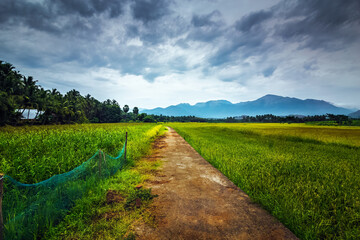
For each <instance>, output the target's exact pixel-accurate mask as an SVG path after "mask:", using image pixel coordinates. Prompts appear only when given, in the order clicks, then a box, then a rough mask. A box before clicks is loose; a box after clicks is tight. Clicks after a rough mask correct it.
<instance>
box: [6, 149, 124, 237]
mask: <svg viewBox="0 0 360 240" xmlns="http://www.w3.org/2000/svg"><path fill="white" fill-rule="evenodd" d="M124 151H125V144H124V146H123V148H122V150H121V151H120V152H119V154H118V156H117V157H112V156H109V155H107V154H105V153H103V152H102V151H100V150H98V151H97V152H96V153H95V154H94V155H93V156H92V157H91V158H90V159H89V160H87V161H86V162H84V163H83V164H81V165H80V166H78V167H76V168H74V169H73V170H71V171H69V172H66V173H63V174H58V175H55V176H53V177H51V178H49V179H47V180H45V181H42V182H39V183H35V184H24V183H20V182H18V181H16V180H15V179H13V178H12V177H10V176H8V175H5V176H4V179H3V182H4V194H3V218H4V228H5V239H36V236H41V235H43V234H44V232H45V231H46V229H48V228H49V227H51V226H54V225H56V224H57V223H58V222H59V221H60V220H61V219H62V218H63V217H64V216H65V215H66V213H67V212H68V210H69V209H70V208H71V207H73V206H74V204H75V202H76V200H78V199H79V198H81V197H83V196H84V194H85V193H86V192H87V191H89V190H90V189H91V187H94V186H95V185H96V184H97V183H98V182H99V180H101V179H104V178H108V177H110V176H111V175H113V174H115V173H116V172H117V171H118V170H119V169H121V168H122V167H123V166H124V165H125V158H124Z"/></svg>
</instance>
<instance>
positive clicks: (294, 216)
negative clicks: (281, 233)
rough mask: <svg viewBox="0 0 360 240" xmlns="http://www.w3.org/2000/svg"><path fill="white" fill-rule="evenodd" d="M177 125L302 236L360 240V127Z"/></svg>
mask: <svg viewBox="0 0 360 240" xmlns="http://www.w3.org/2000/svg"><path fill="white" fill-rule="evenodd" d="M169 125H170V126H171V127H173V128H174V129H175V130H176V131H177V132H178V133H179V134H180V135H181V136H183V137H184V138H185V140H186V141H188V142H189V143H190V144H191V145H192V146H193V147H194V148H195V149H196V150H197V151H198V152H199V153H200V154H201V155H202V156H203V157H204V158H205V159H206V160H207V161H209V162H210V163H211V164H212V165H213V166H215V167H216V168H218V169H219V170H220V171H221V172H222V173H224V174H225V175H226V176H227V177H228V178H229V179H230V180H231V181H233V182H234V183H235V184H236V185H237V186H239V187H240V188H241V189H243V190H244V191H245V192H246V193H247V194H249V195H250V197H251V198H252V199H253V200H255V201H256V202H258V203H260V204H261V205H262V206H263V207H264V208H265V209H267V210H268V211H269V212H270V213H271V214H272V215H273V216H275V217H276V218H278V219H279V220H280V221H281V222H282V223H284V224H285V225H286V226H287V227H288V228H289V229H290V230H291V231H293V232H294V233H295V234H296V235H297V236H298V237H299V238H301V239H358V238H359V237H360V128H358V127H326V126H308V125H304V124H216V123H215V124H210V123H171V124H169Z"/></svg>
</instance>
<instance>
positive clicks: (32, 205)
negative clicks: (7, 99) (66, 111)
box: [0, 123, 163, 239]
mask: <svg viewBox="0 0 360 240" xmlns="http://www.w3.org/2000/svg"><path fill="white" fill-rule="evenodd" d="M162 128H163V127H162V125H157V124H135V123H134V124H129V123H126V124H125V123H119V124H84V125H61V126H32V127H9V126H7V127H2V128H0V159H1V162H0V172H1V173H4V174H6V175H9V176H11V177H12V178H14V179H15V180H17V181H19V182H22V183H25V184H32V183H38V182H41V181H44V180H46V179H48V178H50V177H53V176H54V175H57V174H62V173H65V175H61V177H60V178H58V179H60V180H61V181H58V179H54V181H52V182H50V183H51V184H50V185H49V184H43V183H40V185H35V186H34V187H22V186H16V185H12V184H11V182H9V181H5V182H4V183H5V186H4V190H5V195H4V199H3V200H4V201H3V213H4V221H5V237H6V238H7V237H9V239H41V238H44V236H46V238H54V239H56V238H57V237H56V236H59V235H60V234H64V232H65V233H66V234H65V235H62V237H61V238H62V239H66V238H74V236H75V238H78V237H79V236H81V235H82V234H84V233H83V232H82V231H84V230H87V235H86V236H83V237H84V238H85V239H89V238H91V239H104V238H103V236H104V235H100V234H99V233H100V232H101V233H102V234H109V232H111V231H110V229H111V227H110V226H113V228H117V231H116V234H113V236H115V237H117V238H119V237H123V236H124V234H125V233H126V232H127V230H128V227H129V225H130V224H131V222H132V221H134V219H136V218H139V217H140V216H141V213H139V212H138V213H136V212H126V214H124V216H125V217H124V219H126V223H124V221H113V222H112V223H111V222H108V224H107V228H106V229H108V230H107V231H104V229H102V231H100V229H98V230H97V231H94V230H92V229H95V228H94V226H96V225H97V221H96V222H94V221H93V219H94V218H95V217H96V216H98V215H99V214H104V212H103V211H109V209H108V207H107V205H106V204H105V205H104V201H105V199H104V198H105V195H106V193H107V191H108V190H110V189H111V191H119V192H121V193H122V194H123V195H124V196H127V195H129V194H131V193H132V191H133V188H134V186H133V185H134V184H137V183H139V182H140V181H141V179H142V176H141V174H139V173H134V172H133V171H132V170H130V169H129V166H133V165H134V163H135V162H136V161H137V160H138V159H140V158H141V157H142V156H144V155H145V154H147V153H148V152H149V149H150V143H151V142H152V140H153V139H154V138H155V137H156V136H157V135H158V134H159V132H160V131H162V130H161V129H162ZM126 132H128V144H127V161H126V167H125V170H124V169H120V171H117V173H116V174H115V175H113V177H110V178H99V176H101V175H100V174H98V173H100V171H98V165H99V164H98V163H99V160H95V162H94V163H95V164H97V165H91V164H90V162H89V161H87V160H88V159H93V158H94V157H96V158H98V155H99V154H95V153H97V151H98V150H99V149H101V150H102V151H103V152H104V153H106V154H108V155H110V156H114V157H115V156H117V155H118V154H119V152H120V151H121V150H122V148H123V145H124V142H125V133H126ZM94 154H95V155H94ZM117 161H118V160H116V158H111V157H108V156H107V157H106V159H105V158H104V159H103V166H102V168H103V169H102V173H103V174H104V170H106V169H105V166H106V165H107V166H109V167H110V166H111V165H110V164H112V163H116V162H117ZM119 161H120V162H119V163H120V166H121V165H122V164H121V163H122V162H123V159H119ZM84 162H86V163H89V164H90V165H89V164H88V165H86V166H88V167H91V169H90V168H89V170H86V171H88V173H91V172H92V171H95V174H93V175H91V176H90V177H86V180H85V179H83V178H76V179H73V178H69V176H70V175H67V174H68V172H69V171H70V170H72V169H74V168H76V167H78V166H80V165H81V164H82V163H84ZM116 164H118V163H116ZM86 166H84V168H83V169H86V168H87V167H86ZM94 167H95V169H94ZM116 169H117V168H116ZM81 171H82V170H81ZM84 171H85V170H84ZM84 173H85V172H84ZM81 174H83V172H81ZM75 176H76V175H75ZM84 176H85V175H84ZM52 179H53V178H52ZM67 179H68V180H67ZM124 181H125V182H124ZM53 184H55V185H53ZM119 206H120V207H121V206H122V205H121V204H120V205H119ZM71 208H74V210H71V211H70V214H69V215H66V214H67V211H65V210H68V209H71ZM118 208H119V207H118ZM128 215H129V216H130V217H129V216H128ZM65 216H67V219H68V218H70V217H73V218H72V219H71V223H70V224H69V223H68V222H66V219H64V220H63V218H64V217H65ZM126 216H127V217H126ZM62 222H65V223H66V224H61V223H62ZM57 225H58V226H59V227H57ZM91 226H92V227H91ZM119 226H121V231H119ZM79 231H80V233H79ZM79 234H80V235H79Z"/></svg>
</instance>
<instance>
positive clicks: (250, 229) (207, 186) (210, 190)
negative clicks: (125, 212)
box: [136, 128, 297, 239]
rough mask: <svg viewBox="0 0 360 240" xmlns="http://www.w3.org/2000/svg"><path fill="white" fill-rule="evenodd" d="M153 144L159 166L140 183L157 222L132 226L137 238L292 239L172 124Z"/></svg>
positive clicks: (289, 233)
mask: <svg viewBox="0 0 360 240" xmlns="http://www.w3.org/2000/svg"><path fill="white" fill-rule="evenodd" d="M158 144H159V143H158ZM157 148H158V150H157V152H156V153H155V157H159V158H161V159H162V161H163V167H162V169H161V171H160V172H159V174H157V176H156V177H155V179H153V180H152V181H149V182H148V183H147V184H146V187H151V188H152V192H153V193H154V194H158V195H159V196H158V197H157V198H155V199H154V203H153V207H152V211H153V214H154V216H155V219H156V222H157V227H156V228H152V227H149V226H138V227H137V228H136V235H137V239H297V238H296V237H295V236H294V234H293V233H291V232H290V230H288V229H287V228H285V227H284V226H283V225H282V224H281V223H279V222H278V221H277V220H276V219H275V218H273V217H272V216H271V215H270V214H269V213H267V212H266V211H265V210H263V209H262V208H261V207H260V206H259V205H257V204H255V203H253V202H252V201H251V200H250V199H249V197H248V196H247V195H246V194H245V193H244V192H243V191H242V190H240V189H239V188H238V187H236V186H235V185H234V184H233V183H232V182H231V181H230V180H229V179H227V178H226V177H225V176H224V175H223V174H222V173H220V172H219V171H218V170H217V169H215V168H214V167H212V166H211V165H210V164H209V163H208V162H207V161H206V160H205V159H203V158H202V157H201V156H200V155H199V154H198V153H197V152H196V151H195V150H194V149H193V148H192V147H191V146H190V145H189V144H188V143H187V142H186V141H185V140H184V139H183V138H182V137H181V136H180V135H179V134H177V133H176V132H175V131H174V130H173V129H171V128H169V132H168V133H167V135H166V137H164V138H163V139H162V140H161V141H160V146H159V145H158V147H157Z"/></svg>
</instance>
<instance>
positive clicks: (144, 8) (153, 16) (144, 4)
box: [132, 0, 171, 24]
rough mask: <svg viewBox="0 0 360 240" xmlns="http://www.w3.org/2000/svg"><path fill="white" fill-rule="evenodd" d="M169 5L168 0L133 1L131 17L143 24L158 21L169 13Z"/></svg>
mask: <svg viewBox="0 0 360 240" xmlns="http://www.w3.org/2000/svg"><path fill="white" fill-rule="evenodd" d="M170 3H171V2H170V1H169V0H134V2H133V4H132V13H133V17H134V19H137V20H140V21H142V22H143V23H144V24H147V23H148V22H151V21H155V20H158V19H160V18H162V17H163V16H165V15H168V14H169V13H170V8H169V5H170Z"/></svg>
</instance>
